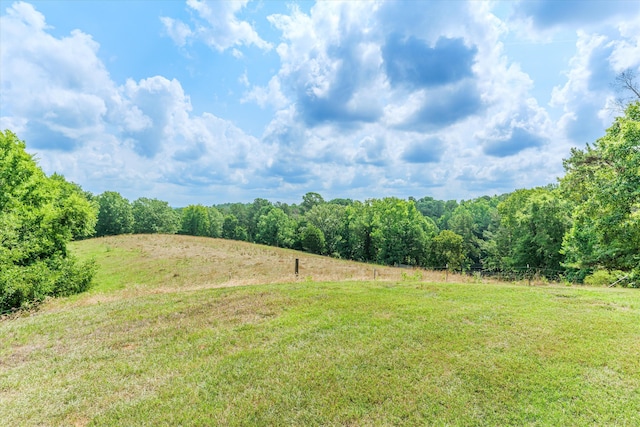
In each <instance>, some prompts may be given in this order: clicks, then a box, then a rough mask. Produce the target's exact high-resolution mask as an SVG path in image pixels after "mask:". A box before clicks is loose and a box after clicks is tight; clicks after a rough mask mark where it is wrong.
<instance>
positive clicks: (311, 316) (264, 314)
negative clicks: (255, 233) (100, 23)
mask: <svg viewBox="0 0 640 427" xmlns="http://www.w3.org/2000/svg"><path fill="white" fill-rule="evenodd" d="M146 238H147V237H145V239H146ZM123 239H124V240H126V238H123ZM128 239H131V240H133V241H135V240H136V238H135V237H129V238H128ZM149 239H151V238H149ZM162 239H168V240H167V241H166V242H165V243H166V244H168V243H169V242H170V239H169V238H168V237H163V238H162ZM138 240H140V239H138ZM152 242H153V239H151V240H149V242H148V243H146V244H152ZM159 242H160V241H158V243H157V244H158V245H164V244H165V243H159ZM179 242H181V240H180V239H178V241H177V243H176V246H177V245H179V244H181V243H179ZM220 242H221V241H220ZM202 244H203V245H204V246H206V247H210V248H211V251H215V249H214V247H215V246H216V244H215V243H212V242H204V243H202ZM220 244H222V245H226V244H227V243H224V242H223V243H220ZM103 245H104V241H101V240H100V239H98V240H95V241H87V242H81V243H79V244H77V246H76V251H77V252H78V253H80V254H81V255H82V256H87V255H90V254H93V255H95V256H96V257H97V261H98V263H99V264H100V265H102V266H103V268H102V272H101V273H100V274H101V275H100V276H99V278H98V279H99V280H98V286H97V288H96V289H95V290H93V291H92V292H91V293H88V294H84V295H80V296H76V297H74V298H72V299H65V300H57V301H51V302H49V303H47V304H45V305H44V306H43V307H42V308H41V309H40V311H38V312H36V313H34V314H32V315H30V316H23V317H20V318H16V319H11V320H5V321H2V322H0V424H1V425H629V426H631V425H640V410H639V408H640V358H639V357H638V355H639V354H640V294H639V293H638V292H637V291H635V290H629V289H597V288H578V287H561V286H538V287H529V286H523V285H514V284H511V285H505V284H499V285H498V284H484V283H467V284H460V283H428V282H425V281H409V280H404V281H403V280H401V279H398V280H388V281H375V282H374V281H372V280H369V281H344V282H324V281H323V282H312V281H307V280H304V279H299V280H298V281H297V282H296V281H295V278H293V279H291V278H289V280H288V283H272V284H265V285H251V284H247V283H242V284H245V285H246V286H241V287H222V288H215V287H211V288H207V287H205V286H204V285H205V284H206V283H210V284H216V283H217V285H216V286H218V285H224V283H226V282H225V280H224V277H223V276H221V277H220V279H219V282H216V281H215V277H216V276H214V275H213V274H214V273H211V274H212V276H211V277H210V278H209V279H208V280H207V281H200V282H197V283H195V284H193V283H191V284H190V283H189V279H188V278H189V277H191V276H190V275H191V274H195V273H191V272H189V271H188V269H189V268H192V267H194V266H196V267H197V266H198V265H199V263H198V262H196V261H191V262H190V263H187V262H185V263H184V264H180V263H179V262H178V261H175V262H173V261H171V262H169V261H164V262H166V263H167V264H165V265H164V267H163V268H165V269H166V270H167V271H166V272H159V270H160V269H159V268H154V264H153V262H150V263H149V264H145V263H144V262H143V261H140V257H141V256H142V257H146V258H150V259H153V255H150V254H148V252H146V250H145V249H144V245H143V248H142V250H136V248H135V247H133V245H134V244H133V243H129V245H131V246H132V247H125V246H126V245H125V244H124V243H122V244H118V245H112V246H111V249H110V250H108V251H107V250H105V248H104V246H103ZM207 245H210V246H207ZM238 248H239V249H238V250H239V251H242V250H244V251H252V250H255V251H257V252H260V251H262V250H266V251H268V250H269V249H264V248H263V247H252V246H250V245H247V246H246V247H244V246H242V245H240V246H238ZM178 249H179V248H178ZM178 249H176V254H177V255H176V257H178V258H177V259H179V253H180V251H179V250H178ZM199 251H200V252H201V253H202V252H203V250H202V247H201V248H200V249H199ZM275 252H278V251H275ZM159 253H160V252H157V253H156V256H158V254H159ZM211 253H213V252H211ZM211 253H209V255H208V256H211ZM112 256H113V257H112ZM203 256H204V255H203ZM264 256H265V257H268V256H269V255H268V254H267V253H266V252H265V254H264ZM272 256H273V260H276V259H278V257H279V256H281V255H278V256H275V255H272ZM286 256H289V253H287V255H286ZM229 257H230V258H235V255H234V256H231V255H230V256H229ZM160 259H166V256H164V255H163V256H162V257H160ZM276 265H277V264H276ZM227 267H228V266H225V267H224V268H221V270H225V268H227ZM366 267H367V269H369V268H371V267H369V266H366ZM274 268H275V267H274ZM352 268H354V269H355V268H356V267H352ZM357 268H360V267H357ZM176 269H177V270H176ZM267 270H268V269H267V268H265V271H264V272H260V273H259V274H260V275H262V274H269V271H267ZM325 270H326V271H325V273H326V274H329V270H330V267H329V266H328V264H327V265H326V266H325ZM256 271H260V269H258V268H257V269H256ZM175 273H177V274H178V275H179V276H178V277H186V279H184V280H185V281H184V282H181V281H179V280H178V279H177V278H176V281H175V282H172V283H169V284H166V283H164V282H163V279H162V278H163V277H165V276H168V277H172V274H175ZM256 274H258V273H256ZM271 274H273V275H274V276H273V277H274V279H275V275H276V274H279V273H271ZM288 274H291V272H289V273H288ZM332 274H333V273H332ZM389 274H390V273H389ZM163 275H164V276H163ZM270 277H271V276H267V278H266V279H264V280H265V281H267V282H268V281H269V280H270V279H269V278H270ZM249 279H251V277H249V278H248V279H246V280H247V281H248V280H249ZM232 280H233V279H232ZM236 280H238V281H239V282H241V281H242V280H244V279H242V278H238V279H236ZM227 281H228V278H227ZM229 283H231V282H229Z"/></svg>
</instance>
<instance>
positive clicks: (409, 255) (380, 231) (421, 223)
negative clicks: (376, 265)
mask: <svg viewBox="0 0 640 427" xmlns="http://www.w3.org/2000/svg"><path fill="white" fill-rule="evenodd" d="M371 209H372V210H373V216H374V230H373V232H372V238H373V244H374V246H375V248H376V255H377V256H376V260H377V261H378V262H380V263H383V264H390V265H391V264H408V265H426V258H427V248H428V244H429V240H430V239H431V238H432V237H433V236H434V235H435V233H436V231H437V227H436V225H435V223H433V221H432V220H431V219H430V218H426V217H424V216H423V215H422V214H421V213H420V212H419V211H418V210H417V209H416V205H415V203H414V202H412V201H406V200H401V199H397V198H394V197H388V198H384V199H381V200H374V201H373V203H372V204H371Z"/></svg>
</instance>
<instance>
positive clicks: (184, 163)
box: [0, 3, 265, 203]
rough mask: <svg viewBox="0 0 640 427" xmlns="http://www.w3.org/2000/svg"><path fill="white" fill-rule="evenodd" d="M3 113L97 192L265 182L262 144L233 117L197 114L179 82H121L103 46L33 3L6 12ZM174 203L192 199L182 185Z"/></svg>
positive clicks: (163, 192) (35, 146)
mask: <svg viewBox="0 0 640 427" xmlns="http://www.w3.org/2000/svg"><path fill="white" fill-rule="evenodd" d="M1 19H2V21H1V22H0V27H1V31H2V34H1V36H2V41H3V43H2V50H1V56H0V62H1V63H2V73H0V75H1V83H2V94H3V95H2V101H1V102H2V117H1V118H0V123H1V124H2V125H3V126H6V127H8V128H11V129H12V130H14V131H16V132H18V136H19V137H20V138H22V139H25V140H27V145H28V147H30V150H35V151H37V152H38V153H39V156H38V157H39V158H40V159H41V160H40V163H41V165H42V166H43V168H44V169H45V170H46V171H48V172H49V173H51V172H53V171H58V172H62V173H64V174H65V176H67V178H68V179H71V180H73V181H76V182H79V183H82V185H83V186H85V188H87V189H90V190H92V191H96V192H102V191H105V190H113V189H115V190H120V191H122V193H123V194H125V195H129V194H132V195H135V194H137V195H140V194H143V195H146V196H151V197H160V198H163V197H165V198H169V197H168V196H169V195H170V194H171V193H168V191H169V189H171V192H173V193H175V192H176V188H186V187H185V186H187V187H205V188H213V187H215V186H224V185H227V184H231V185H244V186H248V187H251V186H252V183H253V182H256V181H255V180H254V179H253V178H252V177H251V175H252V173H253V172H252V171H253V170H257V169H258V168H260V167H261V159H262V158H263V157H264V156H265V149H264V148H263V145H262V144H261V143H260V142H259V141H258V140H256V139H255V138H253V137H250V136H248V135H246V134H245V133H244V132H243V131H242V130H241V129H239V128H237V127H236V126H234V125H232V124H231V123H229V122H228V121H226V120H223V119H220V118H218V117H216V116H214V115H212V114H209V113H203V114H202V115H199V116H196V115H193V114H192V106H191V101H190V99H189V96H188V95H186V94H185V93H184V90H183V88H182V85H181V84H180V82H179V81H178V80H176V79H172V80H169V79H167V78H165V77H162V76H154V77H149V78H146V79H141V80H139V81H134V80H132V79H129V80H127V81H126V83H125V84H124V85H122V86H117V85H116V84H115V83H114V82H113V81H112V80H111V78H110V76H109V73H108V72H107V70H106V67H105V65H104V64H103V63H102V61H101V60H100V59H99V58H98V56H97V52H98V50H99V45H98V43H96V42H95V41H94V40H93V39H92V38H91V37H90V36H89V35H87V34H85V33H82V32H80V31H78V30H74V31H73V32H72V33H71V34H70V35H69V36H67V37H62V38H56V37H53V36H52V35H51V34H50V33H48V27H47V25H46V22H45V19H44V16H43V15H42V14H41V13H39V12H37V11H36V10H35V9H34V8H33V6H31V5H28V4H25V3H17V4H15V5H13V6H12V7H11V8H10V9H9V11H8V13H7V14H6V15H5V16H2V18H1ZM178 193H179V194H176V195H174V196H172V197H170V198H171V199H172V201H173V202H174V203H176V202H178V200H183V199H182V196H181V195H180V194H182V193H185V191H184V190H181V191H178Z"/></svg>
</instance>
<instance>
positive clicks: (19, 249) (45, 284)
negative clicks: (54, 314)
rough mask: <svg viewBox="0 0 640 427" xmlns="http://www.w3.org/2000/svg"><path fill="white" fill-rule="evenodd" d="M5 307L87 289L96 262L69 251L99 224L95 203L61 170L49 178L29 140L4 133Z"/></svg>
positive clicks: (0, 261) (1, 305) (1, 297)
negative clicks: (27, 145) (77, 238)
mask: <svg viewBox="0 0 640 427" xmlns="http://www.w3.org/2000/svg"><path fill="white" fill-rule="evenodd" d="M0 188H2V191H1V192H0V311H5V310H8V309H12V308H17V307H21V306H24V305H27V304H30V303H33V302H37V301H41V300H43V299H44V298H45V297H47V296H55V295H69V294H72V293H76V292H80V291H83V290H85V289H87V288H88V287H89V285H90V283H91V279H92V277H93V271H94V269H93V267H92V265H91V264H90V263H89V264H79V263H78V262H77V261H76V260H75V258H73V257H72V256H70V255H69V253H68V252H67V243H68V242H69V241H70V240H71V239H72V238H73V236H74V235H75V236H86V235H90V234H92V232H93V229H94V226H95V224H96V207H95V205H94V204H92V203H91V202H89V201H88V200H87V199H86V198H85V196H84V194H83V192H82V191H81V190H79V187H77V186H75V185H73V184H71V183H69V182H67V181H66V180H65V179H64V178H63V177H62V176H61V175H53V176H51V177H47V176H46V175H45V173H44V172H43V171H42V170H41V169H40V168H39V167H38V165H37V163H36V161H35V159H34V158H33V156H31V155H29V154H28V153H27V152H26V151H25V143H24V142H23V141H20V140H19V139H18V138H17V137H16V135H15V134H13V133H12V132H10V131H5V132H0Z"/></svg>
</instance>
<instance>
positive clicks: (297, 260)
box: [295, 258, 300, 277]
mask: <svg viewBox="0 0 640 427" xmlns="http://www.w3.org/2000/svg"><path fill="white" fill-rule="evenodd" d="M299 266H300V260H299V259H298V258H296V267H295V273H296V277H298V267H299Z"/></svg>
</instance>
